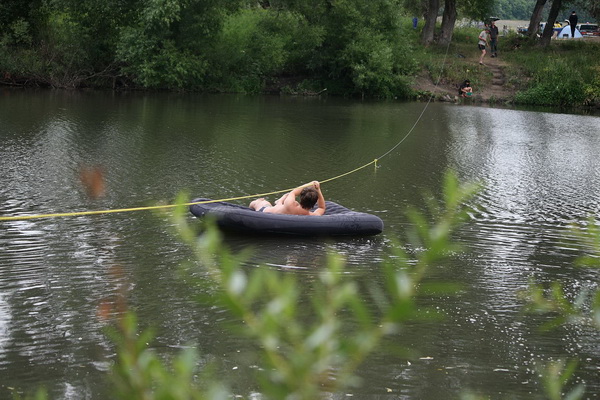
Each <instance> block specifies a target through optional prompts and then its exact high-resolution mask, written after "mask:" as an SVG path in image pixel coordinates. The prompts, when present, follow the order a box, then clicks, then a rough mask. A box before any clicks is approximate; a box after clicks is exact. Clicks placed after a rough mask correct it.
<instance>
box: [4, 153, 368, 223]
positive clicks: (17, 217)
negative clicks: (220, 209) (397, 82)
mask: <svg viewBox="0 0 600 400" xmlns="http://www.w3.org/2000/svg"><path fill="white" fill-rule="evenodd" d="M376 161H377V160H373V161H371V162H370V163H368V164H365V165H363V166H362V167H358V168H355V169H353V170H352V171H348V172H346V173H343V174H341V175H338V176H334V177H333V178H329V179H326V180H324V181H321V183H326V182H331V181H333V180H335V179H338V178H341V177H344V176H346V175H350V174H352V173H354V172H356V171H359V170H361V169H363V168H365V167H367V166H369V165H371V164H373V163H374V162H376ZM307 185H309V184H307ZM292 190H294V188H290V189H283V190H277V191H274V192H268V193H258V194H251V195H247V196H238V197H229V198H225V199H217V200H203V201H195V202H191V203H183V204H163V205H157V206H146V207H131V208H118V209H109V210H94V211H75V212H65V213H52V214H35V215H15V216H10V217H1V216H0V221H22V220H28V219H40V218H58V217H80V216H83V215H98V214H114V213H124V212H133V211H147V210H160V209H168V208H175V207H177V206H191V205H194V204H209V203H218V202H221V201H233V200H244V199H250V198H256V197H264V196H270V195H274V194H279V193H288V192H291V191H292Z"/></svg>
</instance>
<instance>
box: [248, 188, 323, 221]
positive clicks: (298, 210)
mask: <svg viewBox="0 0 600 400" xmlns="http://www.w3.org/2000/svg"><path fill="white" fill-rule="evenodd" d="M296 196H300V202H297V201H296ZM315 204H316V205H317V206H318V207H317V209H316V210H315V211H311V209H312V208H313V207H314V206H315ZM249 207H250V208H251V209H253V210H255V211H261V212H264V213H271V214H292V215H323V214H325V208H326V206H325V198H324V197H323V193H321V185H320V184H319V182H318V181H312V182H311V183H307V184H306V185H302V186H298V187H297V188H295V189H294V190H292V191H291V192H289V193H286V194H284V195H283V196H281V198H280V199H278V200H277V201H276V202H275V205H272V204H271V203H270V202H269V201H267V200H265V199H264V198H262V197H261V198H260V199H256V200H253V201H252V202H251V203H250V206H249Z"/></svg>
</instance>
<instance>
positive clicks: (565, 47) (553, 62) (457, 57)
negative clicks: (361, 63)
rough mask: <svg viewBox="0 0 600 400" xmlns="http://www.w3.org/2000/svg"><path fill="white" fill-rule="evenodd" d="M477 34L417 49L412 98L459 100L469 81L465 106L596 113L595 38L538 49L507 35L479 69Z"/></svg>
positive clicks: (461, 32) (461, 33)
mask: <svg viewBox="0 0 600 400" xmlns="http://www.w3.org/2000/svg"><path fill="white" fill-rule="evenodd" d="M477 35H478V29H477V28H463V29H457V30H456V31H455V35H454V38H453V42H452V43H451V45H450V46H448V47H444V48H441V47H436V46H431V47H430V48H422V49H417V51H416V53H417V57H418V59H419V65H420V73H419V74H418V75H417V76H416V77H415V78H414V80H413V83H412V84H411V88H412V90H413V91H414V92H415V93H416V97H417V98H429V97H430V96H433V97H434V99H435V100H437V101H459V98H458V96H457V95H458V86H459V85H460V83H461V82H462V81H464V80H465V79H469V80H470V81H471V85H472V86H473V90H474V96H473V98H472V99H470V100H469V101H471V102H480V103H495V104H499V103H500V104H503V103H508V104H528V105H540V106H560V107H585V108H594V109H598V108H600V56H599V55H600V38H585V39H579V40H553V41H552V42H551V44H550V45H549V46H548V47H547V48H543V47H540V46H538V45H537V44H535V43H530V42H528V40H527V39H526V38H525V37H523V36H522V35H518V34H516V33H515V32H514V31H510V32H509V33H508V34H507V35H505V36H501V37H500V38H499V40H498V57H496V58H492V57H490V55H489V53H488V54H486V56H485V57H484V62H483V65H480V64H479V57H480V55H481V52H480V51H479V49H478V48H477V46H476V42H477Z"/></svg>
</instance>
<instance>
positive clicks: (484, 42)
mask: <svg viewBox="0 0 600 400" xmlns="http://www.w3.org/2000/svg"><path fill="white" fill-rule="evenodd" d="M489 31H490V30H489V29H488V28H487V27H486V28H485V29H484V30H482V31H481V33H480V34H479V42H478V43H477V46H478V47H479V50H481V57H479V64H481V65H483V57H485V47H486V46H488V45H489V43H488V37H489Z"/></svg>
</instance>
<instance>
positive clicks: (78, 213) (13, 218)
mask: <svg viewBox="0 0 600 400" xmlns="http://www.w3.org/2000/svg"><path fill="white" fill-rule="evenodd" d="M449 49H450V43H448V46H447V47H446V54H444V60H443V62H442V70H440V74H439V75H438V79H437V82H436V83H435V88H437V87H438V85H439V83H440V80H441V78H442V71H443V66H444V65H446V57H447V56H448V50H449ZM432 99H433V93H432V94H431V96H429V100H427V103H425V107H423V110H422V111H421V114H419V117H418V118H417V120H416V121H415V123H414V124H413V125H412V127H411V128H410V129H409V130H408V132H407V133H406V135H404V137H403V138H402V139H401V140H400V141H399V142H398V143H396V144H395V145H394V146H393V147H392V148H391V149H389V150H388V151H386V152H385V153H384V154H382V155H381V156H379V158H375V159H374V160H373V161H371V162H368V163H366V164H365V165H362V166H360V167H358V168H355V169H353V170H351V171H348V172H344V173H343V174H340V175H337V176H334V177H332V178H328V179H325V180H322V181H320V182H321V183H327V182H331V181H334V180H336V179H339V178H342V177H344V176H347V175H350V174H353V173H355V172H358V171H360V170H361V169H364V168H366V167H368V166H369V165H375V166H377V162H378V161H379V160H381V159H382V158H383V157H385V156H387V155H388V154H390V153H391V152H393V151H394V150H396V149H397V148H398V146H400V145H401V144H402V143H403V142H404V141H405V140H406V139H407V138H408V137H409V136H410V135H411V134H412V133H413V131H414V130H415V128H416V126H417V124H418V123H419V122H420V121H421V119H422V118H423V115H424V114H425V111H426V110H427V108H428V107H429V104H430V103H431V100H432ZM293 189H294V188H290V189H283V190H277V191H274V192H268V193H257V194H252V195H247V196H239V197H229V198H224V199H218V200H205V201H196V202H190V203H183V204H164V205H156V206H145V207H130V208H117V209H108V210H94V211H75V212H64V213H51V214H35V215H15V216H8V217H4V216H0V221H23V220H29V219H41V218H58V217H79V216H84V215H99V214H115V213H124V212H133V211H148V210H160V209H169V208H175V207H178V206H191V205H194V204H208V203H217V202H221V201H233V200H244V199H250V198H255V197H264V196H269V195H274V194H280V193H287V192H290V191H292V190H293Z"/></svg>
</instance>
